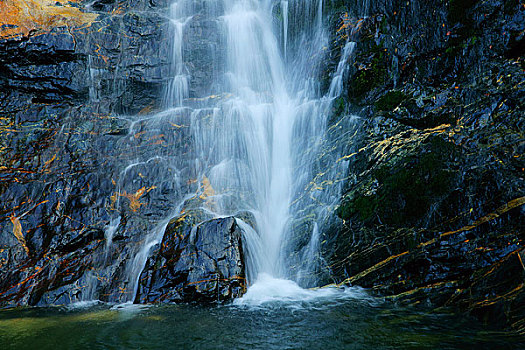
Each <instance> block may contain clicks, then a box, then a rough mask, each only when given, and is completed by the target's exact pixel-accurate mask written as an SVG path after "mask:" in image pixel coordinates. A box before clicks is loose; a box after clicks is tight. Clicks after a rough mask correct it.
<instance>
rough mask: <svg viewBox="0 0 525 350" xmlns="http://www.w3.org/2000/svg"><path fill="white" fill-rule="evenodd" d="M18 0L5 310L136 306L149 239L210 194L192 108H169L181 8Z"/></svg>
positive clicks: (4, 212) (1, 223)
mask: <svg viewBox="0 0 525 350" xmlns="http://www.w3.org/2000/svg"><path fill="white" fill-rule="evenodd" d="M11 2H12V3H13V4H15V5H16V6H15V5H13V4H11V3H10V4H11V5H13V6H11V5H10V6H11V7H9V11H7V10H6V11H3V12H2V14H1V15H0V19H1V22H2V23H4V24H5V25H4V26H2V27H1V29H0V84H1V88H0V161H1V162H0V178H1V182H0V201H1V203H2V206H1V207H0V307H10V306H19V305H53V304H68V303H71V302H77V301H85V300H93V299H99V300H102V301H111V302H122V301H127V300H130V299H131V298H132V297H133V290H134V286H133V281H131V279H130V277H129V276H131V274H130V272H129V262H130V261H132V260H133V257H134V256H135V255H136V253H137V251H139V250H140V248H141V244H142V243H143V239H144V236H145V235H146V234H147V233H148V232H151V231H152V230H154V229H155V227H156V225H157V223H158V221H159V220H161V219H162V218H164V217H166V216H167V215H168V214H169V213H170V212H171V211H172V210H173V208H174V207H176V205H177V204H178V203H180V202H181V201H182V200H183V198H182V196H183V194H186V193H196V196H197V197H198V196H199V195H200V192H202V191H203V189H202V188H200V187H199V184H198V183H197V181H192V180H191V179H193V178H194V177H195V175H194V174H192V173H191V170H189V169H190V168H191V167H190V166H189V162H191V160H192V159H194V156H193V155H192V153H191V150H189V144H190V142H189V141H186V140H189V137H191V135H190V130H189V119H188V118H189V111H188V110H187V109H180V110H176V111H173V110H172V111H167V112H165V113H164V114H162V115H160V116H158V115H156V114H155V113H156V112H158V111H159V110H162V109H163V108H164V106H163V101H162V94H163V91H164V89H165V87H166V84H167V82H168V81H170V79H171V77H172V76H173V74H175V72H173V67H172V66H171V63H170V62H169V50H170V47H171V41H170V31H171V26H170V23H169V20H168V19H167V17H166V16H165V15H164V13H166V11H167V6H168V4H167V2H164V1H127V2H122V3H116V2H106V1H97V2H90V3H89V4H88V3H87V2H86V3H85V4H84V3H82V2H78V3H75V4H73V2H72V3H65V2H64V3H62V2H56V4H55V2H50V3H49V4H48V3H47V2H46V1H44V0H43V1H42V4H41V6H40V5H39V6H38V7H35V8H31V10H30V11H25V12H24V11H22V12H20V13H19V12H16V11H18V10H20V9H23V8H24V6H26V5H24V4H23V3H19V2H18V1H17V0H13V1H11ZM88 5H89V6H88ZM2 6H3V4H2ZM17 6H18V7H17ZM20 6H21V7H20ZM11 11H15V12H16V13H14V12H13V13H12V12H11ZM22 14H23V15H22ZM46 18H50V19H52V21H51V22H49V21H42V19H46ZM194 21H195V22H197V19H194ZM50 23H51V24H50ZM195 25H196V26H198V24H195ZM206 28H208V29H206V30H204V29H201V30H200V31H199V32H198V33H197V34H193V36H194V37H195V38H198V35H201V36H203V37H207V36H211V35H208V34H209V33H207V30H208V31H212V30H213V28H212V27H210V26H208V27H206ZM153 116H155V118H153ZM168 149H170V151H169V152H168V151H167V150H168ZM181 179H187V180H184V181H183V180H181ZM176 214H177V213H176ZM174 215H175V214H174Z"/></svg>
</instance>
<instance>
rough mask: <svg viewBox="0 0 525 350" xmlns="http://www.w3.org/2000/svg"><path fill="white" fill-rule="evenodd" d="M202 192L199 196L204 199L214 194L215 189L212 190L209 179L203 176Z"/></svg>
mask: <svg viewBox="0 0 525 350" xmlns="http://www.w3.org/2000/svg"><path fill="white" fill-rule="evenodd" d="M202 188H203V191H202V194H201V195H200V196H199V198H200V199H206V198H208V197H211V196H215V191H214V190H213V187H211V183H210V180H209V179H208V178H207V177H206V176H203V178H202Z"/></svg>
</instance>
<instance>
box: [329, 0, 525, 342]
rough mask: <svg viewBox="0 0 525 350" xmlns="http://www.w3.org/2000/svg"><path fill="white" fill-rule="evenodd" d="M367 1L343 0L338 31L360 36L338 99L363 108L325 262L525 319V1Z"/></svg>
mask: <svg viewBox="0 0 525 350" xmlns="http://www.w3.org/2000/svg"><path fill="white" fill-rule="evenodd" d="M361 3H362V2H357V1H341V2H338V4H339V7H338V8H337V11H338V12H337V13H338V15H337V16H336V18H339V19H340V20H339V21H337V23H336V25H335V26H334V28H337V29H339V31H337V32H336V31H335V30H334V33H335V34H334V35H335V37H336V38H338V40H336V41H335V42H334V45H336V46H337V45H338V47H340V46H341V45H342V44H343V43H344V38H345V37H346V36H349V37H350V39H351V40H355V41H356V42H357V46H356V52H355V56H354V60H353V62H352V67H351V69H350V71H349V75H348V79H347V81H346V90H347V93H348V95H347V96H345V97H344V101H342V102H341V103H342V104H344V106H345V107H344V108H339V109H336V110H335V111H334V112H335V113H336V115H337V114H338V115H344V114H345V113H349V112H350V113H356V114H358V115H359V116H361V117H362V119H361V124H360V130H361V133H360V135H355V136H352V137H351V138H349V139H347V140H346V142H347V143H348V146H347V150H346V151H345V155H344V156H343V158H344V159H345V160H347V161H348V162H349V172H348V182H347V185H346V190H345V192H344V194H343V197H342V200H341V205H340V207H339V209H338V215H339V217H340V221H338V220H334V221H335V222H334V225H333V226H332V227H334V228H335V229H332V230H329V231H327V232H324V233H323V235H322V238H321V239H322V241H323V242H324V243H323V244H322V245H321V247H322V250H323V258H324V259H326V261H327V264H326V266H325V268H327V269H328V271H330V275H331V278H332V281H333V280H335V281H336V282H338V283H341V282H344V283H349V284H353V285H360V286H363V287H366V288H370V289H371V290H372V291H373V292H375V293H377V294H378V295H382V296H386V297H387V298H390V299H394V300H396V301H399V302H406V303H413V304H419V303H425V304H428V305H430V306H433V307H441V306H450V307H456V308H460V309H461V310H466V311H467V312H469V313H471V314H473V315H475V316H477V317H479V318H480V319H482V320H485V321H487V322H489V323H490V324H492V325H498V326H501V327H509V328H511V329H514V330H516V331H518V332H523V331H524V329H525V328H524V321H523V320H524V319H525V310H524V309H523V307H522V306H521V305H522V301H523V298H524V295H525V292H524V290H523V285H524V282H525V279H524V278H525V276H524V271H525V265H523V259H522V258H521V257H522V256H523V248H522V246H523V242H524V240H525V236H524V232H525V220H524V218H525V215H524V209H523V208H524V204H525V200H524V198H525V190H524V188H523V180H524V177H525V175H524V174H525V173H524V169H525V163H524V160H523V151H524V143H523V131H522V130H523V114H524V106H523V101H525V99H524V94H523V88H522V85H523V81H524V80H525V73H524V70H523V57H522V56H519V54H518V55H516V53H519V52H521V51H520V50H521V49H520V47H521V46H520V45H521V44H520V42H521V40H522V38H521V37H520V36H519V35H517V34H516V33H517V32H520V31H521V33H522V31H523V23H525V22H524V21H523V18H524V15H525V11H524V9H523V8H522V7H520V5H519V4H518V2H516V1H487V2H481V1H446V2H442V3H440V4H436V5H435V6H432V7H428V6H427V4H425V3H424V2H422V1H419V2H417V1H416V2H414V1H412V2H410V3H408V2H405V3H403V2H394V1H375V2H370V8H369V9H368V10H367V11H366V13H365V12H363V11H364V10H363V9H362V7H360V6H361V5H360V4H361ZM344 13H346V15H345V14H344ZM365 14H366V15H367V17H366V18H362V17H363V15H365ZM361 18H362V19H361ZM356 24H357V25H356ZM355 28H357V29H355ZM517 28H521V29H517ZM352 29H353V30H352ZM338 120H339V119H338V118H337V116H334V117H333V118H332V123H336V122H337V121H338ZM338 223H339V225H340V226H339V227H338ZM326 282H327V283H328V282H330V280H329V279H327V280H326Z"/></svg>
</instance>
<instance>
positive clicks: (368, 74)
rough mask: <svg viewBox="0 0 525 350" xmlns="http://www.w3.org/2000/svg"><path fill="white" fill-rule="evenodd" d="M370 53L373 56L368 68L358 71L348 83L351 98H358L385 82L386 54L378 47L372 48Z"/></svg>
mask: <svg viewBox="0 0 525 350" xmlns="http://www.w3.org/2000/svg"><path fill="white" fill-rule="evenodd" d="M370 51H372V52H373V56H372V59H371V60H370V63H369V65H368V68H367V69H361V70H358V71H357V73H356V74H355V75H354V77H353V78H352V80H351V82H350V86H349V92H350V97H351V98H359V97H361V96H363V95H364V94H365V93H367V92H369V91H371V90H372V89H374V88H375V87H377V86H379V85H380V84H382V83H383V82H384V81H385V78H386V74H387V70H386V66H385V62H386V61H387V59H386V52H385V51H384V50H383V49H382V48H381V47H380V46H374V47H373V48H371V50H370Z"/></svg>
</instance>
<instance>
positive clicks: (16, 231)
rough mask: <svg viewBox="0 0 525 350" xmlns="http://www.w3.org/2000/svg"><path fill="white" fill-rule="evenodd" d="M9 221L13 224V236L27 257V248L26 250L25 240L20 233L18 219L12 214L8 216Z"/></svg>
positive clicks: (20, 228) (20, 225)
mask: <svg viewBox="0 0 525 350" xmlns="http://www.w3.org/2000/svg"><path fill="white" fill-rule="evenodd" d="M9 219H10V220H11V222H12V223H13V234H14V235H15V237H16V239H17V240H18V242H20V244H21V245H22V247H24V250H25V251H26V253H27V254H28V255H29V248H27V244H26V239H25V238H24V235H23V233H22V224H21V223H20V218H19V217H18V216H15V215H14V214H13V215H10V216H9Z"/></svg>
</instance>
